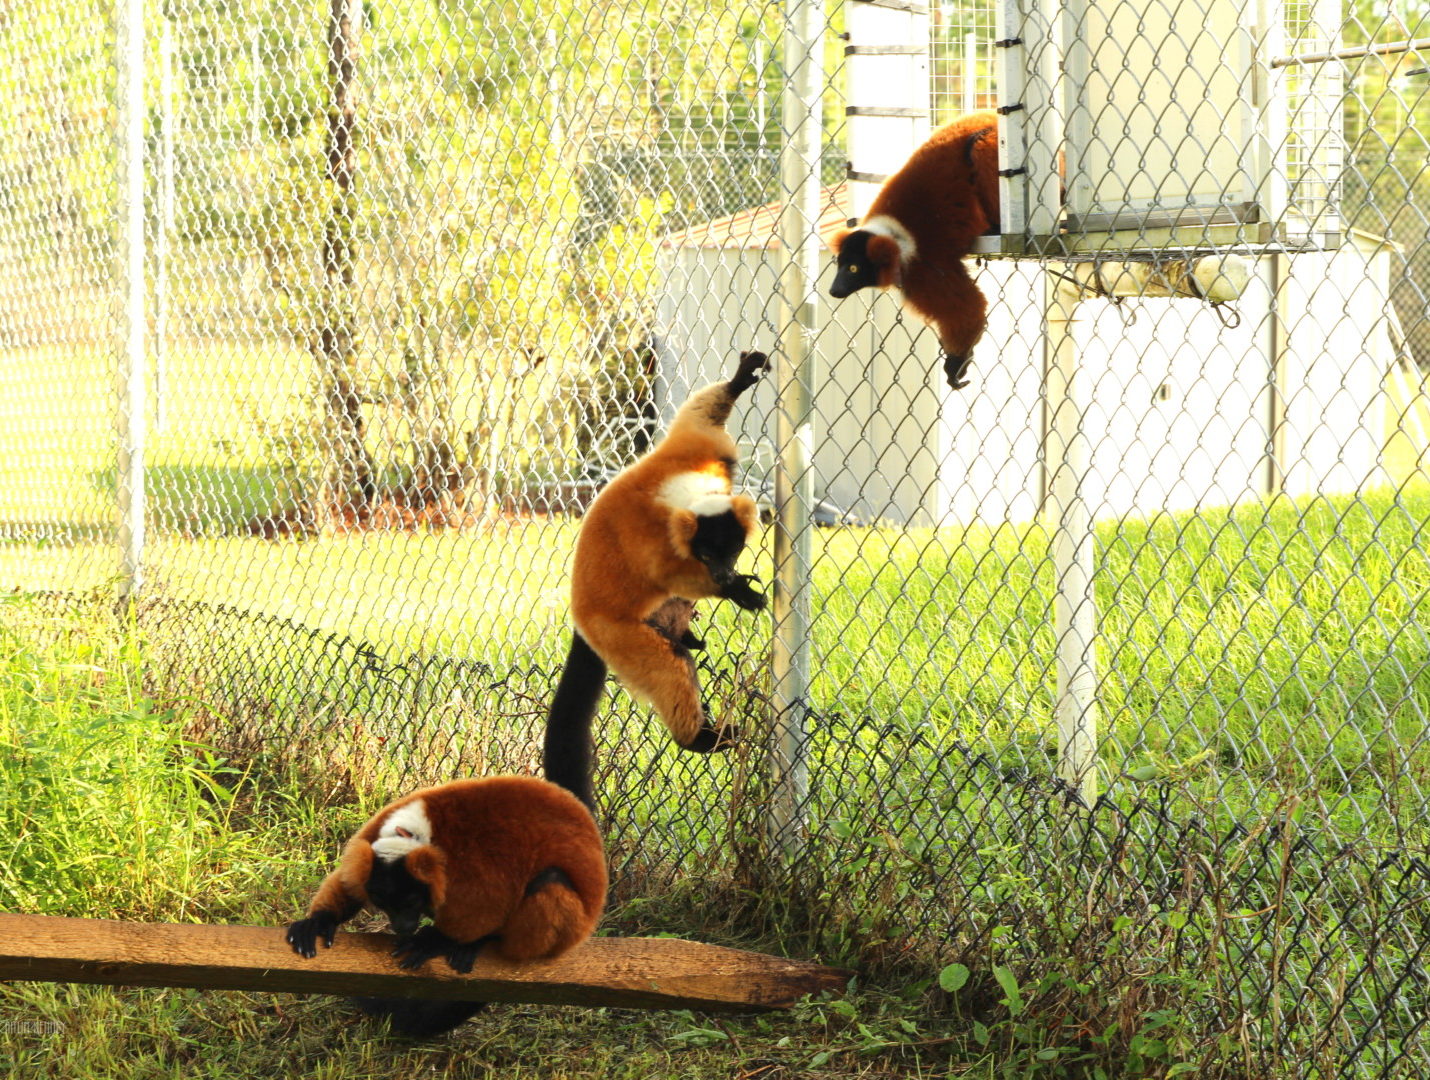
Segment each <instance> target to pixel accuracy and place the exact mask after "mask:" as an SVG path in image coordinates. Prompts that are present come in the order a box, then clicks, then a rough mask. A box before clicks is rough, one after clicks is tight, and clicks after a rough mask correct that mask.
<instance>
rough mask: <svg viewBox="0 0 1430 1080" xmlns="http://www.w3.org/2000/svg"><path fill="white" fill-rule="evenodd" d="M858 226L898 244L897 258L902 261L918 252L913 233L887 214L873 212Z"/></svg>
mask: <svg viewBox="0 0 1430 1080" xmlns="http://www.w3.org/2000/svg"><path fill="white" fill-rule="evenodd" d="M859 228H861V229H863V230H864V231H865V232H868V233H873V234H874V235H875V236H887V237H888V238H889V239H890V240H892V241H893V242H894V243H896V244H898V245H899V258H900V259H902V260H903V261H904V262H908V261H909V260H910V259H912V258H913V257H914V256H915V255H917V254H918V250H919V248H918V245H917V244H915V243H914V237H913V234H912V233H911V232H909V230H908V229H906V228H904V227H903V226H902V225H900V224H899V223H898V221H896V220H895V219H894V218H891V217H889V215H888V214H875V215H874V216H873V217H871V218H869V220H868V221H864V222H861V223H860V224H859Z"/></svg>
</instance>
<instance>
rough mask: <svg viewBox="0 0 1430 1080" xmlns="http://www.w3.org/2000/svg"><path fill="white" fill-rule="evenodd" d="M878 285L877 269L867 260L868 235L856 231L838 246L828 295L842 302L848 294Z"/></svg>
mask: <svg viewBox="0 0 1430 1080" xmlns="http://www.w3.org/2000/svg"><path fill="white" fill-rule="evenodd" d="M878 284H879V267H877V266H876V265H874V262H873V260H872V259H870V258H869V234H868V233H867V232H865V231H864V230H863V229H858V230H856V231H854V232H852V233H850V234H849V235H848V236H846V237H845V238H844V243H843V244H841V245H840V246H839V261H838V265H837V266H836V267H835V274H834V284H832V285H830V286H829V295H830V296H832V297H834V298H835V299H836V300H843V299H844V298H845V297H846V296H848V295H849V294H850V293H855V292H858V291H859V290H860V289H867V288H868V287H869V286H871V285H878Z"/></svg>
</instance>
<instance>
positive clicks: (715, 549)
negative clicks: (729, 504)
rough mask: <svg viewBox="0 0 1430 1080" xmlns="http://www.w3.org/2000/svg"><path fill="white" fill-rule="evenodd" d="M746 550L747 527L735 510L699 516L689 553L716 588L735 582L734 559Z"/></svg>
mask: <svg viewBox="0 0 1430 1080" xmlns="http://www.w3.org/2000/svg"><path fill="white" fill-rule="evenodd" d="M744 550H745V527H744V526H743V525H741V524H740V522H739V519H738V518H736V517H735V512H734V511H733V510H726V511H725V512H724V513H723V514H709V515H702V516H701V517H699V518H698V519H697V521H696V524H695V535H694V536H693V537H691V539H690V554H691V555H693V556H694V557H695V558H697V559H699V560H700V561H701V562H702V563H704V564H705V568H706V569H707V570H709V571H710V576H711V577H712V578H713V579H714V580H715V583H716V584H717V585H724V584H727V583H728V582H730V581H733V580H734V579H735V578H736V577H738V576H739V575H737V574H736V573H735V560H736V559H738V558H739V557H740V552H742V551H744Z"/></svg>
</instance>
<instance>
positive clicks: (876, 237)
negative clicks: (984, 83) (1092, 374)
mask: <svg viewBox="0 0 1430 1080" xmlns="http://www.w3.org/2000/svg"><path fill="white" fill-rule="evenodd" d="M998 230H999V213H998V114H997V113H996V112H995V111H994V110H992V109H984V110H980V111H978V112H970V113H965V114H964V115H963V116H960V117H958V118H957V119H955V120H952V121H950V122H949V123H947V124H945V125H944V126H943V127H941V128H939V129H938V130H937V131H935V132H934V133H933V134H932V135H931V136H929V139H928V141H927V142H925V143H924V144H923V145H922V146H920V147H919V148H918V149H917V150H915V151H914V152H913V154H912V155H911V156H910V158H909V160H908V161H907V162H905V163H904V166H903V167H902V168H901V169H899V171H898V172H896V173H894V174H893V175H892V176H890V177H889V178H888V179H887V180H885V181H884V185H883V187H881V188H880V189H879V194H878V195H876V196H875V197H874V201H873V203H872V204H870V206H869V212H868V213H867V214H866V215H865V216H864V220H863V221H861V222H860V223H859V225H858V226H857V227H856V228H852V229H841V230H840V231H839V232H837V233H835V234H834V237H833V239H832V240H831V243H830V246H831V247H832V248H833V249H834V253H835V256H836V257H837V269H836V272H835V277H834V283H833V284H832V285H831V286H830V288H829V293H830V295H831V296H834V297H836V298H839V299H842V298H843V297H846V296H848V295H849V294H850V293H853V292H857V291H858V290H859V289H864V288H868V287H871V286H872V287H875V288H879V289H887V288H889V287H890V286H894V285H896V286H898V288H899V290H900V291H901V292H902V293H903V295H904V303H905V304H906V305H907V306H908V307H909V308H911V309H912V310H913V311H914V312H915V313H916V314H918V315H919V316H921V317H922V318H924V319H925V320H926V321H928V322H931V323H933V325H934V326H935V327H936V328H937V330H938V336H939V342H940V344H941V345H942V346H943V352H944V364H943V370H944V374H945V375H947V377H948V384H949V386H951V387H953V388H954V389H955V390H957V389H959V388H961V387H964V386H967V385H968V381H967V380H966V379H965V378H964V377H963V376H964V373H965V372H966V371H967V369H968V364H969V360H970V359H971V356H972V352H973V346H974V345H975V344H976V343H977V341H978V339H979V338H980V337H982V335H983V328H984V324H985V322H986V318H987V313H988V304H987V301H986V300H984V298H983V294H982V293H981V292H979V290H978V286H977V285H975V284H974V283H973V278H972V277H971V276H970V275H969V273H968V268H967V267H966V266H964V264H963V257H964V256H965V255H967V254H968V253H969V252H970V251H972V250H973V245H974V243H975V242H976V241H977V239H978V238H979V237H980V236H983V235H985V234H987V233H996V232H998Z"/></svg>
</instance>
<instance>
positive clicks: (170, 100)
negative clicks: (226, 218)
mask: <svg viewBox="0 0 1430 1080" xmlns="http://www.w3.org/2000/svg"><path fill="white" fill-rule="evenodd" d="M159 124H160V129H159V220H158V222H157V223H156V228H155V232H154V429H155V430H156V431H163V430H164V424H165V420H166V417H165V410H164V377H165V375H166V374H167V368H168V359H169V237H170V236H171V235H172V233H173V228H174V24H173V22H172V20H170V19H169V18H168V17H167V16H165V18H164V28H163V32H162V34H161V36H160V38H159Z"/></svg>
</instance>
